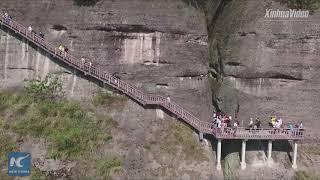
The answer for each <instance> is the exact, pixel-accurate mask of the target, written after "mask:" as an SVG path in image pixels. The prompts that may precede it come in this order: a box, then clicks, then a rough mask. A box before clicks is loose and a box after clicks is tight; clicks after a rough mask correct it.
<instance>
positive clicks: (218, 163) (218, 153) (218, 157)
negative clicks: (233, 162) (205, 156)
mask: <svg viewBox="0 0 320 180" xmlns="http://www.w3.org/2000/svg"><path fill="white" fill-rule="evenodd" d="M217 170H221V139H218V144H217Z"/></svg>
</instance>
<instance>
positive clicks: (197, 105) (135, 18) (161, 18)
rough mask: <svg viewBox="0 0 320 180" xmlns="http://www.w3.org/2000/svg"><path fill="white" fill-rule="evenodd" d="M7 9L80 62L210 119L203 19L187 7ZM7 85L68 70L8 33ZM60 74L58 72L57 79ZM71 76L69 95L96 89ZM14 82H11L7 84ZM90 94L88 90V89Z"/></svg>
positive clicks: (51, 4)
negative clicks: (63, 47)
mask: <svg viewBox="0 0 320 180" xmlns="http://www.w3.org/2000/svg"><path fill="white" fill-rule="evenodd" d="M0 5H1V7H2V9H3V10H6V11H8V12H9V13H10V14H11V15H12V17H13V18H14V19H15V20H17V21H18V22H21V23H22V24H23V25H25V26H29V25H31V26H32V27H33V29H34V30H35V31H36V32H39V31H42V32H44V34H45V38H46V39H47V40H48V41H49V42H52V43H53V44H54V45H56V46H58V45H59V44H63V45H65V46H67V47H68V48H69V49H70V52H71V53H72V54H73V55H75V56H76V57H78V58H81V57H84V58H86V59H90V60H91V61H92V62H93V64H94V65H97V66H101V67H103V68H104V69H106V70H107V71H110V72H112V73H115V74H117V75H119V76H120V77H121V79H124V80H127V81H129V82H131V83H133V84H135V85H137V86H138V87H141V89H143V90H145V91H147V92H150V93H158V94H162V95H170V96H171V99H173V100H176V101H177V102H179V103H180V104H181V105H183V106H184V107H186V108H187V109H189V110H190V111H192V112H193V113H194V114H196V115H197V116H198V117H200V118H201V119H202V120H208V117H209V115H210V114H211V111H212V107H211V106H210V104H211V93H210V90H209V89H210V87H209V85H208V84H209V83H208V81H207V79H206V78H203V79H202V80H199V76H200V75H206V74H207V72H208V62H207V57H208V56H207V54H208V53H207V32H206V23H205V17H204V14H203V13H202V12H201V11H199V10H197V9H196V8H193V7H192V6H189V5H188V4H185V3H184V2H183V1H173V2H168V3H160V2H158V1H155V0H153V1H144V0H140V1H134V2H132V1H119V0H118V1H100V2H99V3H97V4H96V5H95V6H93V7H83V6H81V7H79V6H76V5H74V4H73V1H72V0H68V1H62V0H55V1H36V0H34V1H28V2H25V1H19V0H16V1H1V2H0ZM0 46H1V51H2V52H1V57H2V59H3V60H2V61H1V70H0V74H1V80H0V81H1V86H2V87H4V86H7V87H9V86H14V85H19V84H20V83H21V82H22V80H23V79H25V78H28V79H30V78H34V77H37V76H44V75H45V74H47V73H48V72H55V71H62V72H64V70H61V69H59V67H58V66H57V65H55V64H54V63H52V62H50V59H48V58H46V57H45V56H42V55H41V54H39V53H37V49H32V48H31V49H30V47H29V46H28V42H23V41H18V40H17V39H16V38H15V37H12V35H10V33H8V32H3V31H1V44H0ZM56 73H57V72H56ZM72 73H73V72H68V73H67V74H64V79H65V80H66V83H65V84H66V86H67V89H68V90H67V91H68V92H69V93H68V94H69V95H70V96H74V97H75V98H78V99H79V98H80V97H84V98H85V97H87V94H88V93H87V92H88V91H90V89H91V90H94V89H95V88H93V87H91V86H89V85H85V84H82V83H81V82H82V80H81V78H78V77H76V76H74V75H73V74H72ZM9 79H10V81H8V80H9ZM83 87H85V88H83Z"/></svg>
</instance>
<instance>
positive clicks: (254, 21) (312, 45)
mask: <svg viewBox="0 0 320 180" xmlns="http://www.w3.org/2000/svg"><path fill="white" fill-rule="evenodd" d="M266 9H272V10H277V9H279V10H287V9H289V8H288V7H286V5H285V4H280V3H279V2H275V1H272V0H268V1H249V0H248V1H247V0H244V1H225V6H224V8H223V10H222V11H221V12H220V14H219V16H218V17H217V18H216V20H215V22H216V23H215V24H214V26H212V27H210V28H211V29H212V32H211V33H210V34H211V35H212V49H211V50H212V52H213V55H214V63H213V64H214V65H213V67H215V69H214V71H215V72H217V73H218V74H220V75H221V77H222V81H215V90H216V91H215V92H214V96H215V99H216V100H217V102H218V104H219V107H220V108H221V109H222V110H224V111H226V112H228V113H230V114H235V112H237V111H238V110H239V119H240V120H243V121H244V123H247V122H248V120H249V119H250V117H253V118H255V117H259V118H260V119H262V120H269V117H270V116H271V115H276V116H279V117H282V118H283V119H284V123H289V122H296V123H297V122H299V121H303V123H304V124H305V126H306V127H307V128H308V130H310V131H313V132H315V131H316V129H318V128H319V127H320V121H319V120H317V119H316V118H317V117H319V115H320V110H319V107H320V101H318V99H319V96H320V91H319V87H320V81H319V77H320V73H319V67H320V66H319V65H320V62H319V50H320V48H319V44H320V39H319V31H318V28H319V25H320V21H319V16H320V13H319V11H315V12H314V13H313V14H311V15H309V17H308V18H305V19H290V20H281V19H276V20H273V19H268V18H265V13H266ZM226 22H228V23H226ZM265 125H266V124H265Z"/></svg>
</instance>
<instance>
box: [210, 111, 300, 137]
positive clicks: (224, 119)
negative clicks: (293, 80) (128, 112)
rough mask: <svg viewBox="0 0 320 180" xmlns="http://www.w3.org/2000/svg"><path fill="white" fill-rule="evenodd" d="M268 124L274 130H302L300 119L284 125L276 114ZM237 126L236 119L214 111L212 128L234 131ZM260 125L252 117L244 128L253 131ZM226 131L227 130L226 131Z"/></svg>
mask: <svg viewBox="0 0 320 180" xmlns="http://www.w3.org/2000/svg"><path fill="white" fill-rule="evenodd" d="M269 125H270V127H271V128H273V129H274V130H285V131H288V132H293V131H294V129H299V130H303V128H304V127H303V124H302V121H301V122H300V123H299V124H296V125H294V124H293V123H288V124H287V126H285V125H284V123H283V120H282V118H280V117H279V118H277V117H276V116H272V117H270V122H269ZM238 126H239V121H238V120H233V119H232V117H231V116H228V115H227V114H225V113H222V112H216V113H214V114H213V124H212V127H211V128H212V129H218V130H219V131H220V132H223V133H230V132H231V133H235V132H236V130H237V127H238ZM261 128H262V125H261V121H260V119H259V118H256V119H255V121H254V120H253V118H250V122H249V124H248V126H247V127H245V130H248V131H249V132H253V131H255V130H261ZM227 131H228V132H227Z"/></svg>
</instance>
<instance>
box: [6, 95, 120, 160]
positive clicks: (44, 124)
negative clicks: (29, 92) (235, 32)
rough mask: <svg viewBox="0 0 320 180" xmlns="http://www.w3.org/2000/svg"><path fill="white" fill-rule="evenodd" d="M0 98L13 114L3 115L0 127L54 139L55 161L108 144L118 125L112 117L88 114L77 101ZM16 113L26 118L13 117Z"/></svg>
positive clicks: (15, 96)
mask: <svg viewBox="0 0 320 180" xmlns="http://www.w3.org/2000/svg"><path fill="white" fill-rule="evenodd" d="M0 99H1V100H4V101H1V102H0V104H1V105H2V106H3V107H5V108H4V110H5V111H6V114H13V115H12V116H4V117H5V118H6V119H4V120H3V122H2V123H0V125H1V127H7V128H10V129H12V130H14V131H15V132H16V133H19V134H22V135H32V136H35V137H44V138H47V139H49V140H51V142H52V145H51V147H50V153H51V156H52V157H54V158H58V157H62V158H67V157H71V158H72V157H77V156H81V155H85V154H86V153H88V152H91V151H92V150H93V149H96V148H98V147H99V146H100V145H102V144H104V143H106V142H109V141H110V140H111V139H112V136H111V128H113V127H115V126H117V123H115V122H114V120H113V119H112V118H109V117H98V115H89V114H88V113H87V112H85V111H84V110H83V109H81V107H80V105H79V104H78V103H75V102H68V101H63V100H55V101H53V100H49V99H44V100H42V101H34V99H33V98H31V97H30V96H23V95H20V96H18V95H10V94H3V93H0ZM15 107H17V108H15ZM17 110H19V111H20V112H21V113H22V114H23V115H20V116H16V115H14V114H15V112H16V111H17ZM11 118H12V119H11Z"/></svg>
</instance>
